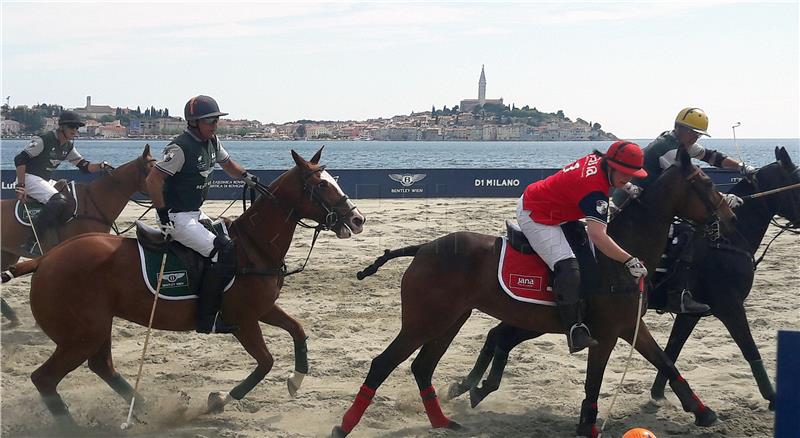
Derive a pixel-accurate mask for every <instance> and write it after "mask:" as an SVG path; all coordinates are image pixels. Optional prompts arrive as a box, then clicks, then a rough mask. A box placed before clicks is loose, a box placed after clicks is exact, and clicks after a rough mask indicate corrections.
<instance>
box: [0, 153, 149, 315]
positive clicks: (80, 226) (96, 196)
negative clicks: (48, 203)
mask: <svg viewBox="0 0 800 438" xmlns="http://www.w3.org/2000/svg"><path fill="white" fill-rule="evenodd" d="M152 167H153V158H152V157H151V156H150V145H145V147H144V151H142V155H140V156H138V157H137V158H135V159H134V160H132V161H129V162H127V163H125V164H123V165H122V166H119V167H118V168H116V169H114V170H112V171H111V172H109V173H107V174H105V175H103V176H101V177H99V178H96V179H94V180H93V181H92V182H90V183H88V184H83V183H78V184H76V185H75V187H76V192H77V193H75V194H74V195H75V198H76V200H77V203H78V211H77V213H76V215H75V217H73V218H72V220H70V221H69V222H67V223H66V224H63V225H61V226H60V227H59V229H58V236H59V238H60V240H66V239H68V238H70V237H72V236H77V235H78V234H84V233H93V232H96V233H108V232H109V231H110V230H111V226H112V224H113V223H114V221H115V220H116V219H117V217H119V215H120V213H122V210H123V209H124V208H125V206H126V205H127V204H128V201H129V200H130V198H131V196H133V194H134V193H136V192H147V185H146V184H145V180H146V179H147V174H148V173H149V172H150V169H151V168H152ZM16 204H17V200H16V199H3V200H2V201H0V270H5V269H6V268H8V267H9V266H11V265H12V264H14V263H16V262H17V261H18V260H19V258H20V256H23V255H25V254H23V251H22V246H23V244H25V243H26V242H28V240H29V239H30V238H31V236H32V233H33V231H32V230H31V227H27V226H24V225H22V224H20V223H19V222H18V221H17V219H16V218H15V212H14V209H15V207H16ZM40 237H42V236H40ZM41 243H42V245H44V246H45V247H44V250H45V251H48V250H49V249H50V248H49V247H48V245H49V244H50V242H44V241H43V242H41ZM2 305H3V316H6V317H9V318H10V319H11V318H12V315H14V311H13V310H12V309H11V308H10V307H9V306H8V304H6V302H5V300H3V301H2ZM14 319H16V318H15V317H14Z"/></svg>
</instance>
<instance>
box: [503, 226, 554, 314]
mask: <svg viewBox="0 0 800 438" xmlns="http://www.w3.org/2000/svg"><path fill="white" fill-rule="evenodd" d="M550 276H551V272H550V269H549V268H548V267H547V264H546V263H545V262H544V260H542V258H541V257H539V255H538V254H522V253H521V252H519V251H517V250H515V249H514V248H512V247H511V245H509V244H508V239H506V238H505V237H503V249H502V250H501V251H500V263H499V264H498V267H497V279H498V280H499V281H500V286H501V287H502V288H503V290H504V291H505V292H506V293H507V294H508V295H509V296H510V297H511V298H514V299H515V300H518V301H524V302H526V303H536V304H544V305H546V306H555V305H556V301H555V296H554V295H553V290H552V288H551V287H550Z"/></svg>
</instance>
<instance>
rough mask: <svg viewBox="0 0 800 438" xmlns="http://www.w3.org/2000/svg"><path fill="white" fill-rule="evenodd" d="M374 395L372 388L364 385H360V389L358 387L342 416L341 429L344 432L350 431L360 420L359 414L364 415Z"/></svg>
mask: <svg viewBox="0 0 800 438" xmlns="http://www.w3.org/2000/svg"><path fill="white" fill-rule="evenodd" d="M374 396H375V390H374V389H372V388H369V387H367V386H366V385H361V389H359V390H358V394H356V399H355V400H353V405H352V406H350V409H348V410H347V412H345V413H344V417H342V430H343V431H344V432H345V433H350V431H352V430H353V428H354V427H356V424H358V422H359V421H361V416H362V415H364V411H366V410H367V407H368V406H369V404H370V403H371V402H372V397H374Z"/></svg>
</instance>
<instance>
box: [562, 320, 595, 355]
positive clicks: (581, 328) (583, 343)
mask: <svg viewBox="0 0 800 438" xmlns="http://www.w3.org/2000/svg"><path fill="white" fill-rule="evenodd" d="M576 335H577V336H576ZM576 338H577V340H578V341H579V342H575V341H576ZM567 346H568V347H569V352H570V354H572V353H577V352H579V351H581V350H583V349H584V348H586V347H594V346H597V340H595V339H594V338H593V337H592V334H591V333H590V332H589V327H586V324H584V323H582V322H581V323H577V324H573V325H572V327H570V329H569V334H567Z"/></svg>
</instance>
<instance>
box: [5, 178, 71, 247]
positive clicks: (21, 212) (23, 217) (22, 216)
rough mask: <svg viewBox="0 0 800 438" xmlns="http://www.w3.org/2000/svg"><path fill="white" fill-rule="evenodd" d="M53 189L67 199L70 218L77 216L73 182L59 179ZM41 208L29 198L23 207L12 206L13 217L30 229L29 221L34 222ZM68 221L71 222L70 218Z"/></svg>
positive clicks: (18, 204) (42, 206) (20, 204)
mask: <svg viewBox="0 0 800 438" xmlns="http://www.w3.org/2000/svg"><path fill="white" fill-rule="evenodd" d="M53 187H54V188H55V189H56V190H58V192H59V193H61V194H63V195H64V197H66V198H67V207H68V209H69V210H70V211H72V217H73V218H74V217H75V215H77V214H78V201H77V198H78V196H77V188H76V187H75V181H67V180H65V179H60V180H58V181H57V182H56V183H55V185H54V186H53ZM26 206H27V207H28V212H30V216H31V217H28V213H27V212H26V211H25V207H26ZM42 208H44V204H42V203H41V202H39V201H37V200H35V199H33V198H30V197H29V198H28V200H27V201H25V204H24V205H23V203H22V202H20V201H17V202H16V204H15V205H14V217H15V218H16V220H17V222H19V224H20V225H22V226H24V227H30V226H31V221H33V220H36V217H37V216H38V215H39V213H41V212H42ZM69 220H72V218H70V219H69ZM67 222H69V221H67ZM40 255H41V254H40Z"/></svg>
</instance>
